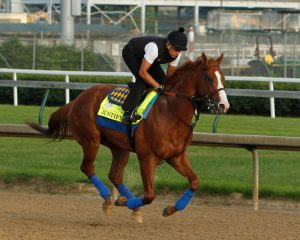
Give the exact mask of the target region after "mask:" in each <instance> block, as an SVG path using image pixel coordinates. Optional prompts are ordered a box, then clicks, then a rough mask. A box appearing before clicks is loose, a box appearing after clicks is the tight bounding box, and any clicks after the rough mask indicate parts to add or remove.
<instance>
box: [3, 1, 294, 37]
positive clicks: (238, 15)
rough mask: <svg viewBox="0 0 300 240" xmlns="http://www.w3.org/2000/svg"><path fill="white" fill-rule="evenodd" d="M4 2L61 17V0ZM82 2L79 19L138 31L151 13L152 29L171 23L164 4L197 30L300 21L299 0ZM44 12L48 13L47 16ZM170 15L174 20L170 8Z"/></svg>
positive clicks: (48, 19)
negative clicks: (165, 14)
mask: <svg viewBox="0 0 300 240" xmlns="http://www.w3.org/2000/svg"><path fill="white" fill-rule="evenodd" d="M1 2H2V6H4V8H3V9H4V10H5V11H6V12H8V11H10V12H13V13H19V12H20V11H22V10H23V11H24V12H26V13H28V14H29V15H31V16H32V18H31V19H33V20H32V21H34V20H40V19H42V18H41V17H39V16H42V17H43V19H42V20H44V21H46V22H48V23H50V24H51V23H54V22H58V21H59V19H55V18H54V17H53V16H54V13H55V14H58V15H59V14H60V4H61V1H60V0H13V1H10V0H6V1H5V0H3V1H1ZM72 2H78V0H72ZM79 2H80V4H81V8H82V15H81V17H80V18H79V19H80V20H79V21H80V23H85V24H91V23H93V22H96V23H101V24H103V23H104V24H112V25H121V24H122V22H124V21H127V22H126V23H127V24H128V22H129V23H130V25H131V26H132V29H133V30H135V31H136V32H139V33H145V32H149V31H151V30H150V29H151V27H148V24H151V23H148V21H146V16H149V15H151V13H152V14H154V15H155V16H154V17H155V18H156V19H155V23H154V24H156V29H155V30H153V31H154V32H155V33H157V32H159V29H157V28H159V26H163V25H164V24H165V22H168V24H169V25H171V23H170V21H168V20H164V19H165V18H166V16H163V15H162V14H159V13H160V10H161V9H165V8H173V9H175V12H176V11H177V16H176V19H177V21H176V25H178V24H181V23H182V21H180V18H182V19H183V20H185V22H186V21H187V22H188V24H189V25H193V26H195V30H196V32H201V31H203V30H206V29H211V30H221V29H224V28H226V29H232V28H233V29H242V30H243V29H244V30H260V29H277V30H282V29H283V30H285V29H286V28H287V29H290V30H292V29H294V30H295V31H297V30H298V26H299V25H300V17H299V16H300V1H299V0H243V1H241V0H122V1H120V0H81V1H80V0H79ZM109 6H111V7H113V6H119V7H120V6H123V8H122V9H121V10H120V9H118V10H116V8H115V9H113V10H111V9H109ZM38 8H39V11H38V14H37V13H36V11H37V9H38ZM149 9H150V10H149ZM153 9H154V10H153ZM34 11H35V12H34ZM42 12H45V13H47V16H46V15H45V14H44V15H43V14H42ZM148 12H149V13H148ZM167 15H168V17H169V18H170V19H171V20H173V19H172V16H171V15H170V13H169V12H167ZM97 18H98V19H101V20H100V21H98V22H97V21H96V20H93V19H97ZM150 18H151V17H150ZM0 20H1V19H0ZM164 21H165V22H164ZM137 22H138V24H137ZM290 22H292V24H288V25H287V26H286V23H290ZM154 28H155V27H154ZM132 29H131V30H132ZM152 29H153V28H152Z"/></svg>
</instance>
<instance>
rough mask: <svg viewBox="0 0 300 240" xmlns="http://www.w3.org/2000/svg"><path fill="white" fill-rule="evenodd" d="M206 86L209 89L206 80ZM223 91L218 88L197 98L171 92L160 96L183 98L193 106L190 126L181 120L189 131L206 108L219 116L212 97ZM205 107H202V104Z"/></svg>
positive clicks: (165, 92)
mask: <svg viewBox="0 0 300 240" xmlns="http://www.w3.org/2000/svg"><path fill="white" fill-rule="evenodd" d="M215 66H218V67H219V65H217V64H215V65H212V66H211V67H215ZM203 79H205V78H204V72H203ZM205 83H206V85H207V86H208V88H210V87H209V83H208V80H207V79H206V81H205ZM222 90H224V91H225V88H218V89H217V90H215V91H214V92H212V93H209V94H206V95H205V96H200V97H197V96H188V95H185V94H182V93H178V92H173V91H163V92H162V93H161V94H164V95H166V96H171V97H179V98H184V99H187V100H188V101H190V102H191V103H192V105H193V108H194V110H195V111H194V116H195V120H194V122H193V123H192V124H188V123H186V122H185V121H183V120H181V119H180V120H181V121H182V122H184V123H185V124H186V125H187V126H189V127H191V129H194V127H195V126H196V124H197V122H198V120H199V118H200V112H201V110H202V109H203V108H204V107H205V106H207V108H208V111H209V112H210V113H217V114H219V113H220V111H219V108H218V106H217V104H216V103H215V102H214V101H213V97H214V96H215V95H216V94H217V93H218V92H220V91H222ZM203 103H204V104H205V105H204V104H203Z"/></svg>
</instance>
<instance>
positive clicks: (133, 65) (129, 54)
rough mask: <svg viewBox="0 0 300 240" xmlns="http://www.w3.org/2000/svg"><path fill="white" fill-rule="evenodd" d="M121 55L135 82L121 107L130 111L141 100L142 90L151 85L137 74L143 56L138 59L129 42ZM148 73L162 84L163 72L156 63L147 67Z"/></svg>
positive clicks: (163, 79)
mask: <svg viewBox="0 0 300 240" xmlns="http://www.w3.org/2000/svg"><path fill="white" fill-rule="evenodd" d="M122 56H123V59H124V61H125V63H126V65H127V66H128V68H129V70H130V71H131V72H132V74H133V75H134V76H135V83H134V85H133V87H132V88H131V89H130V92H129V94H128V96H127V98H126V99H125V101H124V104H123V107H122V108H123V109H124V110H125V111H129V112H132V111H133V110H134V109H135V108H136V107H137V106H138V104H139V103H140V101H141V100H142V97H143V93H144V91H145V90H146V89H148V88H151V86H150V85H149V84H148V83H146V82H145V81H144V79H143V78H142V77H141V76H140V75H139V71H140V67H141V65H142V61H143V58H142V59H139V58H138V57H137V56H136V55H135V54H134V52H133V51H132V48H131V46H130V44H127V45H126V46H125V47H124V48H123V51H122ZM148 73H149V74H150V75H151V76H152V77H153V78H154V79H155V80H156V81H157V82H158V83H160V84H163V82H164V81H165V78H166V75H165V72H164V70H163V69H162V68H161V66H160V64H158V63H153V64H152V65H151V67H150V68H149V70H148Z"/></svg>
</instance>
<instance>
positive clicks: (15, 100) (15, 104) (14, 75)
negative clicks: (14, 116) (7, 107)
mask: <svg viewBox="0 0 300 240" xmlns="http://www.w3.org/2000/svg"><path fill="white" fill-rule="evenodd" d="M17 80H18V79H17V73H15V72H14V73H13V81H17ZM13 89H14V106H18V87H14V88H13Z"/></svg>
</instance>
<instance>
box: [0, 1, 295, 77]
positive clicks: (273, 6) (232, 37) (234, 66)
mask: <svg viewBox="0 0 300 240" xmlns="http://www.w3.org/2000/svg"><path fill="white" fill-rule="evenodd" d="M66 2H68V3H69V5H71V4H72V6H73V5H74V6H75V5H76V6H77V9H76V10H77V12H76V14H74V13H73V8H72V7H69V8H71V9H72V14H70V15H68V16H65V18H66V19H70V18H72V21H73V20H74V23H73V25H75V26H74V33H75V35H74V36H73V37H72V38H71V37H70V36H71V35H72V34H74V33H72V34H69V33H68V32H67V31H69V30H70V29H71V27H68V26H67V27H65V29H66V34H65V35H66V36H65V37H64V34H63V31H61V29H63V27H62V25H63V24H62V23H63V22H64V19H63V14H62V13H63V5H64V4H65V5H66ZM61 3H64V4H61ZM78 4H79V5H78ZM61 5H62V6H61ZM78 6H79V13H78ZM7 23H9V24H7ZM12 23H19V24H12ZM24 23H27V24H24ZM38 23H42V24H38ZM70 26H71V25H70ZM179 26H183V27H185V28H186V29H187V30H188V29H190V27H191V26H193V29H194V30H195V32H196V34H195V38H194V47H193V50H192V51H193V52H192V54H193V55H194V56H197V55H199V54H200V53H201V52H203V51H205V52H206V53H207V54H208V55H210V56H218V55H219V54H220V53H221V52H223V53H224V54H225V55H226V59H225V61H224V65H225V66H226V67H227V66H228V68H227V69H228V71H229V72H227V73H226V74H228V73H229V74H231V75H233V74H239V73H240V72H241V71H242V70H243V69H244V68H247V67H248V63H249V62H251V61H252V60H254V59H256V60H258V61H261V59H259V56H260V57H261V58H262V59H264V58H265V57H266V56H269V55H270V54H273V53H275V52H276V56H275V54H274V58H276V59H277V60H278V61H277V62H279V64H284V65H285V66H289V65H290V66H292V67H291V69H290V72H291V74H292V75H291V76H295V74H296V72H297V71H296V70H297V69H298V66H300V0H122V1H120V0H64V1H63V0H2V1H1V0H0V43H1V41H3V39H4V40H5V39H6V38H7V36H10V35H13V36H15V35H17V36H20V37H21V38H22V39H23V41H24V42H27V44H30V43H31V44H32V45H33V48H34V46H35V43H36V42H37V43H38V44H43V45H55V44H58V43H63V41H62V39H66V41H68V42H70V43H72V44H73V43H74V44H75V46H76V47H78V48H80V49H83V48H84V47H86V46H88V47H90V48H92V49H93V51H94V52H97V53H100V54H103V55H104V56H108V58H107V62H110V64H111V65H112V66H113V65H114V66H116V67H115V69H116V70H117V71H119V70H126V67H125V66H124V64H123V63H122V62H121V59H120V56H121V49H122V47H123V46H124V44H126V42H127V41H128V39H129V38H131V37H133V36H136V35H143V34H145V35H161V36H165V35H166V34H167V33H168V32H169V31H171V30H174V29H176V28H178V27H179ZM257 39H259V42H258V43H257ZM268 39H271V40H272V44H273V45H272V46H271V45H270V43H269V40H268ZM69 40H70V41H69ZM258 45H259V48H258ZM271 50H272V51H271ZM273 50H274V51H273ZM187 54H190V52H188V53H187ZM109 58H110V59H113V60H110V59H109ZM189 58H190V57H189ZM279 64H277V65H279ZM275 70H276V69H275ZM275 70H274V71H275ZM287 74H289V69H288V68H287V67H286V69H285V76H286V75H287Z"/></svg>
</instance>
